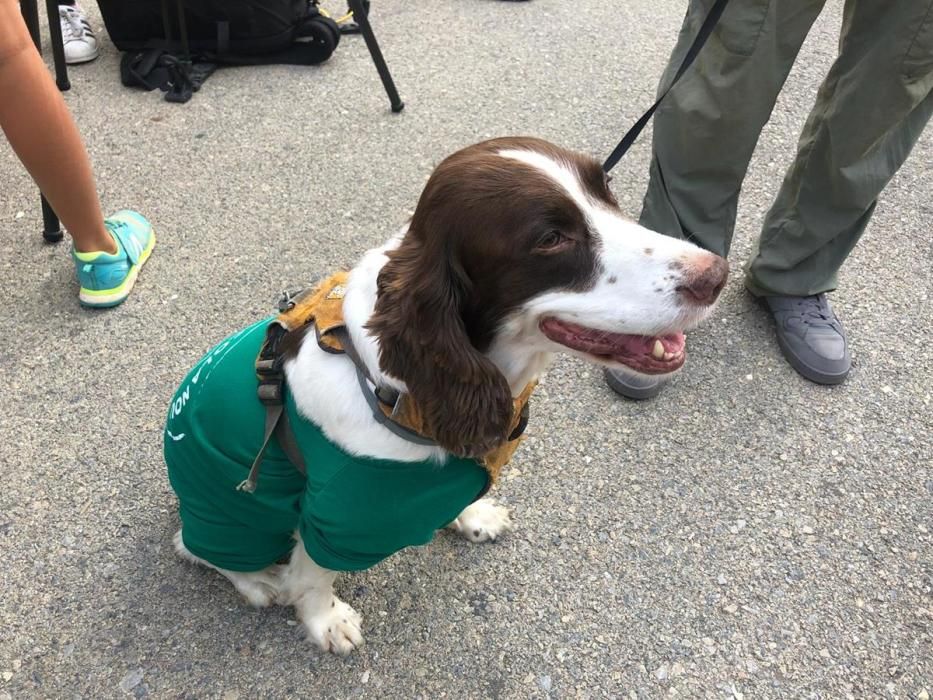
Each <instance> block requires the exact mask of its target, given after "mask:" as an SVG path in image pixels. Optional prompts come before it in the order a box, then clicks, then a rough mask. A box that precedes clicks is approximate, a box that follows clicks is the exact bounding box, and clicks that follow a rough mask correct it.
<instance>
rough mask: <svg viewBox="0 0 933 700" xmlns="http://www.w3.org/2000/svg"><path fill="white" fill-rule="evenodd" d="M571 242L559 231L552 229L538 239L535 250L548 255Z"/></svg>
mask: <svg viewBox="0 0 933 700" xmlns="http://www.w3.org/2000/svg"><path fill="white" fill-rule="evenodd" d="M569 240H570V239H569V238H567V237H566V236H565V235H564V234H562V233H561V232H560V231H558V230H557V229H550V230H549V231H547V232H546V233H544V235H542V236H541V237H540V238H539V239H538V242H537V243H536V244H535V250H539V251H541V252H545V253H548V252H551V251H554V250H557V249H558V248H562V247H563V246H564V245H565V244H566V243H568V242H569Z"/></svg>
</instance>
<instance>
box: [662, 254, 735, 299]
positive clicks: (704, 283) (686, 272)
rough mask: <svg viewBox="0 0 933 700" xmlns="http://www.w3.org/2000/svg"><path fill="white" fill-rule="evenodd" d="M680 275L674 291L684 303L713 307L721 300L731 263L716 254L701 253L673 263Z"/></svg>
mask: <svg viewBox="0 0 933 700" xmlns="http://www.w3.org/2000/svg"><path fill="white" fill-rule="evenodd" d="M672 266H676V269H677V270H678V271H679V273H680V281H679V282H678V283H677V286H676V287H675V288H674V290H675V291H676V292H677V295H678V297H679V298H680V300H681V302H682V303H685V304H687V305H689V306H695V307H704V306H711V305H712V304H713V303H714V302H715V301H716V299H718V298H719V294H720V292H722V290H723V288H724V287H725V286H726V280H727V279H728V277H729V263H728V262H726V261H725V260H724V259H723V258H721V257H719V256H718V255H716V254H714V253H708V252H705V251H704V252H701V253H697V254H695V255H691V256H690V257H688V258H685V259H682V261H678V262H677V263H672Z"/></svg>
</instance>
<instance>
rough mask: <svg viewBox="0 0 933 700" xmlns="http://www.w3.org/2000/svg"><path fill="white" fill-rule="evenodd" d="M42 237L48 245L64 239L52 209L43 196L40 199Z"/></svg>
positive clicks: (60, 226)
mask: <svg viewBox="0 0 933 700" xmlns="http://www.w3.org/2000/svg"><path fill="white" fill-rule="evenodd" d="M42 237H43V238H44V239H45V240H46V241H48V242H49V243H58V242H59V241H60V240H61V239H62V238H64V237H65V234H63V233H62V225H61V223H59V221H58V216H57V215H56V214H55V212H54V211H52V207H51V206H50V205H49V203H48V202H47V201H46V200H45V197H44V196H43V197H42Z"/></svg>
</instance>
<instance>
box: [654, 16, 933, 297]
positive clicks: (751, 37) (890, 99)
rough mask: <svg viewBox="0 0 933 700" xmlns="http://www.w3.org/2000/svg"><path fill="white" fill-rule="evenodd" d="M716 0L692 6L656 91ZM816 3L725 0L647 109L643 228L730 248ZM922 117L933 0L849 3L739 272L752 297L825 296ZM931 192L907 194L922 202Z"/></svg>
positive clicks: (932, 68)
mask: <svg viewBox="0 0 933 700" xmlns="http://www.w3.org/2000/svg"><path fill="white" fill-rule="evenodd" d="M712 2H713V0H690V5H689V9H688V11H687V16H686V19H685V20H684V25H683V28H682V29H681V32H680V37H679V39H678V41H677V45H676V47H675V49H674V52H673V54H672V56H671V59H670V64H669V65H668V67H667V70H666V71H665V73H664V76H663V77H662V79H661V89H663V88H665V87H666V86H667V85H668V84H669V82H670V80H671V79H672V78H673V76H674V72H675V71H676V70H677V67H678V66H679V65H680V62H681V60H682V59H683V55H684V53H685V52H686V50H687V48H688V47H689V45H690V43H691V42H692V40H693V38H694V36H695V35H696V33H697V30H698V29H699V26H700V24H701V23H702V20H703V18H704V17H705V16H706V13H707V11H708V10H709V7H710V5H711V4H712ZM824 4H825V0H732V2H731V3H730V4H729V5H728V6H727V7H726V10H725V12H724V13H723V15H722V18H721V19H720V22H719V25H718V26H717V27H716V30H715V31H714V32H713V34H712V36H711V37H710V39H709V41H708V42H707V44H706V45H705V46H704V47H703V50H702V51H701V52H700V54H699V56H698V57H697V59H696V62H695V63H694V64H693V66H692V67H691V69H690V70H689V71H688V72H687V73H686V74H685V75H684V77H683V78H682V79H681V81H680V82H679V83H678V85H677V87H676V88H674V89H673V90H672V91H671V93H670V94H669V95H668V96H667V98H666V99H665V100H664V102H663V103H662V104H661V106H660V108H659V109H658V111H657V113H656V114H655V117H654V138H653V153H652V159H651V167H650V182H649V185H648V191H647V194H646V195H645V201H644V206H643V210H642V213H641V223H642V224H643V225H644V226H646V227H648V228H651V229H654V230H656V231H660V232H662V233H666V234H668V235H673V236H679V237H682V238H687V239H689V240H692V241H694V242H695V243H697V244H698V245H700V246H702V247H704V248H706V249H708V250H711V251H713V252H715V253H718V254H720V255H723V256H724V255H726V254H727V253H728V252H729V247H730V243H731V241H732V233H733V228H734V226H735V215H736V206H737V203H738V197H739V191H740V189H741V186H742V180H743V179H744V177H745V171H746V169H747V168H748V162H749V160H750V158H751V156H752V151H753V150H754V149H755V144H756V143H757V141H758V136H759V134H760V132H761V129H762V127H763V126H764V124H765V123H766V122H767V121H768V118H769V116H770V114H771V110H772V109H773V107H774V103H775V100H776V99H777V95H778V93H779V92H780V90H781V87H782V86H783V84H784V81H785V80H786V78H787V74H788V72H789V71H790V69H791V66H792V65H793V63H794V60H795V58H796V57H797V53H798V51H799V50H800V46H801V44H802V43H803V41H804V39H805V38H806V36H807V33H808V32H809V30H810V27H811V26H812V24H813V22H814V21H815V20H816V18H817V16H818V15H819V13H820V11H821V10H822V9H823V5H824ZM931 112H933V0H846V3H845V9H844V17H843V25H842V33H841V37H840V41H839V54H838V57H837V58H836V61H835V63H834V64H833V66H832V68H831V70H830V71H829V73H828V75H827V76H826V78H825V80H824V81H823V84H822V86H821V87H820V90H819V94H818V96H817V98H816V104H815V105H814V106H813V109H812V111H811V112H810V116H809V118H808V119H807V122H806V125H805V126H804V129H803V133H802V134H801V136H800V141H799V144H798V147H797V155H796V158H795V159H794V162H793V164H792V165H791V166H790V168H789V170H788V171H787V174H786V176H785V178H784V182H783V184H782V185H781V189H780V191H779V192H778V195H777V198H776V200H775V201H774V204H773V205H772V207H771V210H770V211H769V212H768V214H767V216H766V217H765V221H764V226H763V229H762V232H761V236H760V239H759V241H758V245H757V249H756V251H755V253H754V255H753V256H752V259H751V260H750V261H749V263H748V266H747V268H746V279H745V283H746V286H747V287H748V288H749V290H751V291H752V292H753V293H754V294H756V295H769V294H771V295H794V296H804V295H809V294H817V293H820V292H825V291H830V290H832V289H834V288H835V286H836V273H837V272H838V270H839V268H840V266H841V265H842V263H843V262H844V261H845V259H846V256H847V255H848V254H849V252H850V251H851V250H852V248H853V247H854V246H855V244H856V242H857V241H858V239H859V237H860V236H861V235H862V232H863V231H864V230H865V227H866V225H867V224H868V220H869V218H870V217H871V214H872V212H873V211H874V208H875V205H876V203H877V198H878V195H879V194H880V193H881V190H883V189H884V187H885V185H887V183H888V181H889V180H890V179H891V178H892V177H893V175H894V174H895V173H896V172H897V170H898V168H900V167H901V165H902V164H903V163H904V161H905V160H906V159H907V156H908V155H909V154H910V150H911V148H912V147H913V145H914V143H916V141H917V139H918V138H919V137H920V134H921V132H922V131H923V128H924V126H925V125H926V123H927V121H928V120H929V118H930V115H931ZM929 195H930V193H919V192H918V193H917V196H918V197H923V198H929Z"/></svg>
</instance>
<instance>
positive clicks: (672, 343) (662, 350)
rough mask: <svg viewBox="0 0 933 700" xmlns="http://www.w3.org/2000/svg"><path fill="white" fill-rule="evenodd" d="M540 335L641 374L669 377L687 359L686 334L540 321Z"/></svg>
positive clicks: (551, 318) (557, 320) (548, 318)
mask: <svg viewBox="0 0 933 700" xmlns="http://www.w3.org/2000/svg"><path fill="white" fill-rule="evenodd" d="M539 327H540V328H541V332H542V333H544V335H546V336H547V337H548V338H550V339H551V340H553V341H554V342H555V343H560V344H561V345H565V346H567V347H568V348H571V349H573V350H577V351H579V352H585V353H587V354H588V355H593V356H594V357H596V358H597V359H598V360H601V361H602V362H618V363H621V364H623V365H626V366H627V367H631V368H632V369H634V370H635V371H637V372H641V373H642V374H667V373H668V372H674V371H676V370H678V369H680V368H681V367H682V366H683V364H684V361H685V360H686V359H687V352H686V338H685V337H684V334H683V333H680V332H677V333H669V334H667V335H661V336H646V335H629V334H628V333H610V332H609V331H601V330H596V329H595V328H587V327H586V326H579V325H577V324H576V323H570V322H568V321H561V320H559V319H556V318H554V317H552V316H549V317H547V318H544V319H542V320H541V322H540V324H539Z"/></svg>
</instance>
